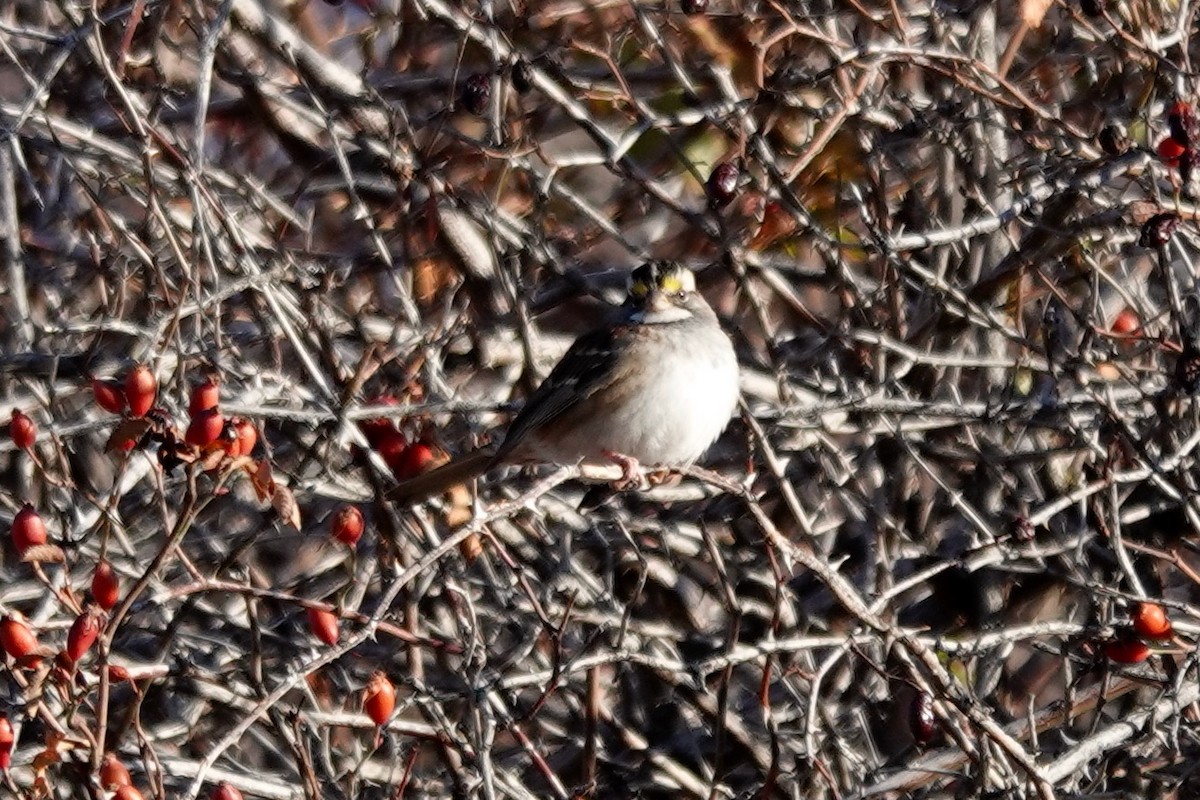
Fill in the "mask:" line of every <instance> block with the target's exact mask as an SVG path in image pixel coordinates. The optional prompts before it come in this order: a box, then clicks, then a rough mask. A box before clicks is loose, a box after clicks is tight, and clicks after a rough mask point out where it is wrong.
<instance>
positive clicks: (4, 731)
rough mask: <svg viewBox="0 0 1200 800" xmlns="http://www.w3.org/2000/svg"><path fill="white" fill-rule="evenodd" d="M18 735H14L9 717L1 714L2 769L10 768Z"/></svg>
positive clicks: (0, 750) (0, 766) (0, 763)
mask: <svg viewBox="0 0 1200 800" xmlns="http://www.w3.org/2000/svg"><path fill="white" fill-rule="evenodd" d="M14 741H16V737H15V736H14V735H13V727H12V723H11V722H9V721H8V717H7V716H6V715H4V714H0V769H2V770H6V771H7V770H8V767H9V764H11V763H12V749H13V742H14Z"/></svg>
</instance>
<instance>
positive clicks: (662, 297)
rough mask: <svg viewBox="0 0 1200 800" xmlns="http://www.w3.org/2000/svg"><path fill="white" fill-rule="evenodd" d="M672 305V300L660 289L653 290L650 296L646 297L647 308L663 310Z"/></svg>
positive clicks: (655, 310)
mask: <svg viewBox="0 0 1200 800" xmlns="http://www.w3.org/2000/svg"><path fill="white" fill-rule="evenodd" d="M670 307H671V301H670V300H669V299H668V298H667V295H666V293H665V292H660V291H659V290H658V289H654V290H651V292H650V296H649V297H647V298H646V309H647V310H649V311H654V312H659V313H661V312H663V311H666V310H667V309H668V308H670Z"/></svg>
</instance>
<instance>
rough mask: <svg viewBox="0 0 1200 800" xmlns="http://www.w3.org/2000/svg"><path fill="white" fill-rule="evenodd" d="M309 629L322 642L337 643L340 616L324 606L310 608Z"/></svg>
mask: <svg viewBox="0 0 1200 800" xmlns="http://www.w3.org/2000/svg"><path fill="white" fill-rule="evenodd" d="M308 629H309V630H311V631H312V633H313V636H316V637H317V638H318V639H320V640H321V641H322V642H324V643H325V644H328V645H335V644H337V641H338V618H337V614H334V613H333V612H332V611H326V610H325V609H323V608H309V609H308Z"/></svg>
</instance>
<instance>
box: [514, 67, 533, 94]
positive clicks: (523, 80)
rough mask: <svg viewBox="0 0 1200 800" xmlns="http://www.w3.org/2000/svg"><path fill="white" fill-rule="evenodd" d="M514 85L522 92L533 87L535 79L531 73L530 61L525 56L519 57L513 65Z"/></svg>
mask: <svg viewBox="0 0 1200 800" xmlns="http://www.w3.org/2000/svg"><path fill="white" fill-rule="evenodd" d="M512 85H513V88H514V89H516V90H517V91H518V92H520V93H521V94H525V93H526V92H528V91H529V90H530V89H532V88H533V79H532V77H531V76H530V74H529V62H528V61H526V60H525V59H523V58H520V59H517V62H516V63H515V64H513V65H512Z"/></svg>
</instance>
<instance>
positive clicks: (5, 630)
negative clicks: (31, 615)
mask: <svg viewBox="0 0 1200 800" xmlns="http://www.w3.org/2000/svg"><path fill="white" fill-rule="evenodd" d="M37 646H38V641H37V637H36V636H34V635H33V631H31V630H30V629H29V626H28V625H27V624H25V621H24V620H22V619H19V618H17V617H12V616H6V617H4V619H0V647H3V648H4V652H6V653H8V654H9V655H10V656H12V658H13V660H15V661H20V660H21V659H25V658H28V657H29V656H31V655H33V654H34V653H35V652H36V651H37Z"/></svg>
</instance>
